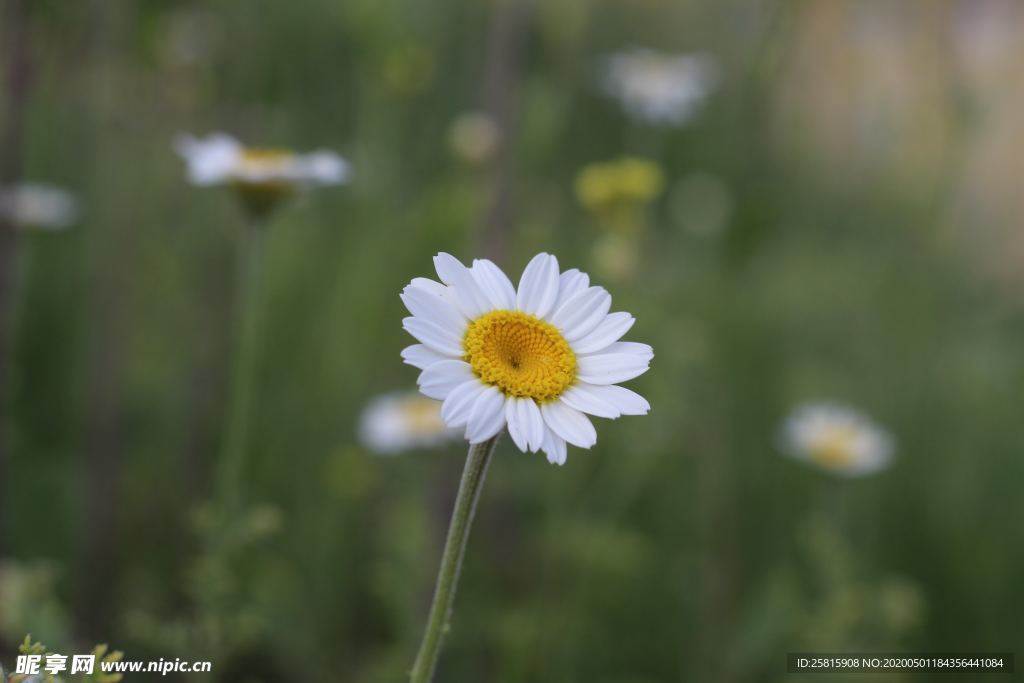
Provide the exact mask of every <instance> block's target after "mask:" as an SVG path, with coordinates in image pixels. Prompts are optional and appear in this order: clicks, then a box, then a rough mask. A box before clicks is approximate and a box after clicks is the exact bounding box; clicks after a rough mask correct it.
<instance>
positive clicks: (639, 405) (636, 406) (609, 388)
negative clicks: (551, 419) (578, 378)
mask: <svg viewBox="0 0 1024 683" xmlns="http://www.w3.org/2000/svg"><path fill="white" fill-rule="evenodd" d="M572 388H573V389H579V390H581V391H585V392H586V393H587V394H589V395H591V396H593V397H594V398H597V399H600V400H601V401H603V402H604V403H606V404H608V405H610V406H612V407H613V408H614V409H615V410H617V411H618V412H619V413H621V414H622V415H646V414H647V412H648V411H649V410H650V409H651V404H650V403H648V402H647V399H646V398H644V397H643V396H641V395H640V394H638V393H636V392H635V391H630V390H629V389H627V388H626V387H620V386H616V385H614V384H587V383H585V382H577V383H576V384H574V385H573V387H572ZM566 393H568V392H566ZM562 397H563V398H564V397H565V394H562ZM575 407H579V406H575ZM581 410H582V409H581ZM584 412H590V411H584ZM594 414H595V415H596V413H594Z"/></svg>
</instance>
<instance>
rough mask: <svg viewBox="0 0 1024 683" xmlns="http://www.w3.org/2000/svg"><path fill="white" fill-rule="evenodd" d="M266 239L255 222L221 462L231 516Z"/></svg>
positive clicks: (246, 249)
mask: <svg viewBox="0 0 1024 683" xmlns="http://www.w3.org/2000/svg"><path fill="white" fill-rule="evenodd" d="M265 240H266V226H265V225H262V224H261V222H260V221H252V222H251V224H250V225H249V226H248V229H247V231H246V236H245V239H244V244H243V246H242V253H241V256H240V260H239V266H238V286H237V292H236V297H237V298H236V301H237V304H236V314H235V315H236V318H237V332H236V335H237V336H236V341H235V353H234V354H233V356H234V357H233V362H232V364H231V388H230V393H229V395H228V415H227V423H226V428H225V433H224V445H223V451H222V453H221V463H220V464H221V480H220V495H221V503H222V504H223V506H224V509H223V510H222V512H223V513H224V514H227V515H231V514H233V513H235V512H237V511H238V507H239V505H240V503H241V479H242V476H243V474H244V470H245V459H246V453H247V451H248V444H249V418H250V413H251V412H252V399H253V392H254V386H255V382H254V375H255V372H256V357H257V355H258V350H259V327H260V325H259V318H260V315H259V314H260V280H261V278H262V270H263V247H264V245H263V243H264V241H265Z"/></svg>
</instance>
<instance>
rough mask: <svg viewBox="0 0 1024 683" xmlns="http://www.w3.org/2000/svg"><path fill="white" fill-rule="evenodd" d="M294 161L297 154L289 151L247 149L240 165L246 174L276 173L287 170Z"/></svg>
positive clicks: (268, 148) (243, 151) (265, 148)
mask: <svg viewBox="0 0 1024 683" xmlns="http://www.w3.org/2000/svg"><path fill="white" fill-rule="evenodd" d="M294 160H295V154H294V153H292V152H290V151H288V150H287V149H277V148H273V147H246V148H245V149H244V150H242V157H241V159H240V161H239V165H240V166H241V170H243V171H245V172H246V173H274V172H277V171H280V170H281V169H284V168H287V167H288V165H289V164H291V163H292V162H293V161H294Z"/></svg>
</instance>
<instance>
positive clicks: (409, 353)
mask: <svg viewBox="0 0 1024 683" xmlns="http://www.w3.org/2000/svg"><path fill="white" fill-rule="evenodd" d="M449 358H450V357H449V356H442V355H441V354H440V353H437V352H436V351H431V350H430V349H428V348H427V347H426V346H424V345H423V344H413V345H412V346H407V347H405V348H404V349H402V360H404V361H405V362H406V363H407V364H409V365H411V366H413V367H414V368H419V369H420V370H426V369H427V368H429V367H430V366H431V365H433V364H434V363H437V362H439V361H442V360H448V359H449Z"/></svg>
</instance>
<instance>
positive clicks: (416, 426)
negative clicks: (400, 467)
mask: <svg viewBox="0 0 1024 683" xmlns="http://www.w3.org/2000/svg"><path fill="white" fill-rule="evenodd" d="M456 436H458V432H456V431H455V430H453V429H451V428H450V427H448V425H446V424H445V423H444V420H442V419H441V404H440V403H438V402H437V401H435V400H433V399H430V398H427V397H426V396H423V395H422V394H419V393H417V392H415V391H406V392H398V393H392V394H385V395H383V396H378V397H377V398H375V399H373V400H372V401H370V403H369V404H367V406H366V408H365V409H364V410H363V413H362V415H361V416H360V417H359V439H360V441H362V442H363V445H364V446H366V447H367V448H368V449H370V450H371V451H375V452H376V453H380V454H382V455H393V454H395V453H400V452H402V451H407V450H411V449H414V448H431V447H434V446H438V445H440V444H442V443H444V442H445V441H447V440H449V439H452V438H454V437H456Z"/></svg>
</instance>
